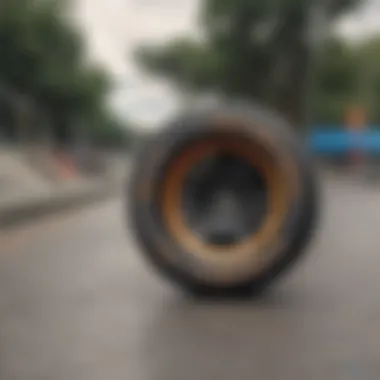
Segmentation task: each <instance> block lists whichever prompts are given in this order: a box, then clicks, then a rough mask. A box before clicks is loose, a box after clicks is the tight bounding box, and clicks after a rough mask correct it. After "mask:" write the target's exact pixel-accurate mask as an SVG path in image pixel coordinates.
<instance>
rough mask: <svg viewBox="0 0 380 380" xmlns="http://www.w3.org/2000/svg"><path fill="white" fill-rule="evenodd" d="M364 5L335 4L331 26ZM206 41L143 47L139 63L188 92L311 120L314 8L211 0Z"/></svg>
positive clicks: (352, 0) (329, 11) (295, 0)
mask: <svg viewBox="0 0 380 380" xmlns="http://www.w3.org/2000/svg"><path fill="white" fill-rule="evenodd" d="M359 2H360V0H340V1H329V2H328V6H327V7H326V8H325V13H326V20H327V22H328V23H330V22H331V21H332V20H334V19H335V18H336V17H337V16H339V15H341V14H342V13H343V12H345V11H347V10H349V9H351V8H352V7H353V6H357V5H358V3H359ZM201 4H202V7H201V21H202V26H203V32H204V33H203V34H204V40H203V41H202V42H200V41H194V40H192V39H190V38H181V39H177V40H175V41H172V42H169V43H168V44H166V45H164V46H161V47H153V48H152V47H143V48H141V49H140V51H138V53H137V57H138V60H139V62H140V63H141V64H142V66H143V67H144V68H145V69H147V70H149V71H150V72H152V73H154V74H156V75H160V76H164V77H166V78H168V79H169V80H171V81H172V82H173V83H175V84H176V85H178V86H179V87H180V88H184V89H185V90H187V91H189V90H190V91H193V92H194V91H195V92H198V91H205V90H207V91H213V92H216V93H222V94H226V95H228V96H238V97H244V98H251V99H254V100H256V101H260V102H263V103H265V104H267V105H270V106H272V107H275V108H276V109H278V110H279V111H280V112H282V113H283V114H284V115H285V116H287V117H288V119H289V120H290V121H292V122H293V123H295V124H296V125H300V124H302V123H303V121H304V116H305V115H304V110H305V98H306V96H305V92H306V90H307V86H308V81H307V78H308V75H309V73H308V67H309V64H310V59H311V58H310V41H309V40H308V35H309V32H310V30H309V29H310V25H309V24H310V23H309V21H310V13H311V12H310V6H311V1H305V0H288V1H284V0H270V1H266V2H264V1H261V0H204V1H203V2H202V3H201Z"/></svg>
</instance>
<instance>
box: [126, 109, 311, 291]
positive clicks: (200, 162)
mask: <svg viewBox="0 0 380 380" xmlns="http://www.w3.org/2000/svg"><path fill="white" fill-rule="evenodd" d="M129 180H130V184H129V189H128V201H127V205H128V218H129V221H130V227H131V228H132V231H133V232H134V235H135V237H136V238H137V241H138V243H139V245H140V246H141V247H142V252H143V253H144V254H145V256H146V257H147V258H148V259H149V261H150V262H151V263H153V264H154V267H155V268H157V269H158V270H159V271H160V273H161V274H163V275H165V276H166V277H167V278H169V279H171V280H173V281H174V282H175V283H176V284H178V285H180V286H181V287H182V288H183V289H186V290H190V291H191V292H195V293H212V292H216V293H219V294H231V293H233V292H234V291H236V292H238V293H242V292H246V291H247V289H248V290H254V291H257V290H262V289H263V288H265V287H266V286H267V285H269V284H270V283H272V282H273V280H274V279H275V278H277V277H278V275H279V274H281V273H283V272H284V271H285V270H286V269H287V268H289V266H290V265H291V264H293V263H295V262H296V261H297V259H298V258H300V257H301V254H302V253H303V252H304V248H305V245H306V244H307V243H308V242H309V240H310V237H311V236H312V234H311V233H312V232H313V231H314V229H315V221H316V216H317V215H316V211H317V208H318V207H317V206H318V204H317V201H318V198H317V191H316V183H315V180H314V170H313V167H312V164H311V162H310V160H309V158H308V157H307V155H306V154H305V152H304V151H303V149H302V147H301V144H299V142H298V141H297V138H296V136H295V135H294V134H293V133H292V131H291V129H290V128H289V127H288V126H287V125H286V123H284V122H283V121H282V120H280V119H279V118H277V117H275V116H273V115H272V114H271V113H268V112H267V111H264V110H262V109H258V108H257V107H252V106H250V107H246V106H227V107H221V108H220V109H214V110H209V111H203V112H199V113H195V114H193V115H191V116H184V117H182V118H179V119H178V120H176V121H175V122H173V123H172V124H171V125H169V126H168V127H167V128H165V129H164V130H163V131H160V132H159V133H158V134H156V135H155V136H153V137H152V138H151V139H150V140H149V141H148V142H147V143H146V144H145V146H144V147H143V149H141V151H140V152H139V155H138V156H137V157H136V160H135V165H134V170H133V173H132V175H131V177H130V179H129Z"/></svg>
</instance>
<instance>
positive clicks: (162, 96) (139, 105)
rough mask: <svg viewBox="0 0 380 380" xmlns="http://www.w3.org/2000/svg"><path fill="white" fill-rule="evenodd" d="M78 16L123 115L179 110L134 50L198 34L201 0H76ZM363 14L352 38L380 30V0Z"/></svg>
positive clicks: (353, 20) (350, 27)
mask: <svg viewBox="0 0 380 380" xmlns="http://www.w3.org/2000/svg"><path fill="white" fill-rule="evenodd" d="M74 1H75V9H74V12H75V15H76V18H77V19H78V21H79V23H80V25H81V26H82V28H83V30H84V32H85V35H86V37H87V41H88V47H89V53H90V57H91V59H93V60H95V61H98V62H100V63H102V64H103V65H105V66H106V68H107V69H108V70H110V71H111V72H112V73H113V74H114V75H115V77H116V78H117V81H118V83H120V88H119V90H118V91H117V93H116V94H115V96H114V97H113V104H114V106H115V108H116V109H117V110H118V112H119V113H120V114H124V115H126V116H128V117H130V118H131V119H132V120H135V121H137V122H142V123H143V124H145V125H147V126H148V127H149V126H154V125H156V124H157V123H160V122H161V121H162V120H163V119H165V118H166V117H167V116H169V115H170V113H171V112H172V111H173V110H174V109H175V107H176V102H175V96H173V94H172V92H171V91H170V88H169V86H167V85H165V84H163V83H158V82H157V81H153V80H151V79H150V78H147V77H146V76H145V75H143V74H142V73H140V72H139V71H138V69H137V68H136V66H135V65H134V62H133V59H132V52H133V51H134V50H135V48H136V47H137V46H139V45H140V44H142V43H150V42H160V41H164V40H167V39H168V38H170V37H172V36H175V35H178V34H182V33H185V34H190V35H191V34H194V33H196V32H197V22H196V20H197V14H198V13H197V12H198V2H199V0H74ZM370 1H371V4H370V7H367V9H366V10H365V11H363V12H361V14H360V15H352V16H351V17H349V18H348V19H346V20H343V21H342V22H341V25H340V28H339V29H340V30H341V31H342V32H343V33H344V34H346V35H350V36H351V37H354V38H355V37H361V36H363V35H366V34H367V33H373V32H374V31H376V30H379V31H380V0H370Z"/></svg>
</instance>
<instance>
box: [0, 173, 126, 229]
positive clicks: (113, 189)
mask: <svg viewBox="0 0 380 380" xmlns="http://www.w3.org/2000/svg"><path fill="white" fill-rule="evenodd" d="M121 183H122V180H113V179H109V180H106V181H104V180H103V181H91V182H86V183H82V184H78V185H75V186H72V187H70V188H68V189H61V190H59V191H57V192H54V193H49V194H41V195H39V196H33V197H30V198H27V199H23V200H17V201H13V202H8V203H6V204H3V205H0V229H5V228H11V227H14V226H16V225H20V224H23V223H26V222H28V221H31V220H35V219H37V218H41V217H44V216H48V215H50V214H54V213H56V212H59V211H62V210H66V209H69V208H76V207H81V206H84V205H87V204H91V203H92V202H95V201H101V200H103V199H107V198H108V197H111V196H113V195H116V194H118V193H120V190H121V188H122V185H121Z"/></svg>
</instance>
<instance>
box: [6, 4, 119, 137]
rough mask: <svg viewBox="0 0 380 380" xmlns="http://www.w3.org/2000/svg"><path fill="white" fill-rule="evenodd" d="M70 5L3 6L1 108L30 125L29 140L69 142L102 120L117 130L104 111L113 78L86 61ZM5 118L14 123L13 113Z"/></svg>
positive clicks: (110, 116) (16, 122) (108, 113)
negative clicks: (44, 138)
mask: <svg viewBox="0 0 380 380" xmlns="http://www.w3.org/2000/svg"><path fill="white" fill-rule="evenodd" d="M67 6H68V3H67V2H66V1H64V0H2V2H1V3H0V90H2V92H1V93H2V97H1V100H2V106H3V107H5V108H7V106H8V108H9V109H11V110H12V112H13V114H14V117H13V122H14V124H15V125H19V127H18V129H20V124H25V120H26V124H27V127H25V125H22V128H21V129H24V130H25V129H28V130H27V131H26V132H27V134H28V137H33V136H36V135H38V133H42V134H46V133H47V132H49V133H50V135H52V137H53V140H55V141H58V142H62V141H67V140H71V139H72V137H73V135H75V133H76V132H78V131H75V129H78V128H83V129H84V130H86V131H87V132H86V133H90V134H91V133H94V134H95V133H96V132H95V129H96V127H95V125H97V124H99V122H100V120H101V121H102V122H103V124H104V126H107V128H116V126H115V125H116V124H115V122H114V120H113V118H112V115H111V114H110V112H109V111H108V110H107V109H106V107H105V106H104V105H105V103H106V99H107V96H108V93H109V91H110V89H111V80H110V77H109V75H108V74H107V73H106V72H105V71H104V70H103V69H102V68H100V67H96V66H94V65H92V64H89V63H88V62H87V60H86V56H85V43H84V40H83V38H82V36H81V34H80V33H79V31H78V30H77V28H76V27H74V25H73V24H72V23H70V22H69V17H68V7H67ZM2 114H3V115H4V121H7V122H8V123H9V112H6V110H4V111H3V112H2ZM21 116H22V117H21ZM6 117H7V120H5V118H6ZM11 119H12V118H11ZM33 121H34V122H33ZM42 125H43V126H45V130H42V131H41V126H42ZM118 127H119V126H118ZM118 127H117V128H116V129H117V130H118V131H119V129H118ZM24 132H25V131H24ZM110 133H111V132H110Z"/></svg>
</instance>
